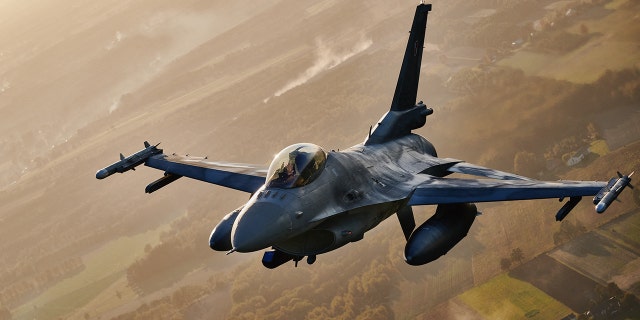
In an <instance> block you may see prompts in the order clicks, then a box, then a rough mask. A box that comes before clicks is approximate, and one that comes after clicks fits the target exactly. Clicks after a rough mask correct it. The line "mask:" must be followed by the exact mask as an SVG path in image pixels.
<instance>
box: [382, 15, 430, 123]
mask: <svg viewBox="0 0 640 320" xmlns="http://www.w3.org/2000/svg"><path fill="white" fill-rule="evenodd" d="M429 11H431V5H430V4H424V3H422V4H420V5H418V7H417V8H416V13H415V16H414V18H413V24H412V26H411V33H410V35H409V41H408V42H407V49H406V51H405V52H404V59H403V60H402V68H401V69H400V75H399V76H398V84H397V85H396V92H395V93H394V95H393V101H392V102H391V110H392V111H402V110H406V109H408V108H411V107H413V106H414V105H415V104H416V97H417V95H418V81H419V80H420V65H421V62H422V51H423V48H424V35H425V29H426V27H427V15H428V14H429Z"/></svg>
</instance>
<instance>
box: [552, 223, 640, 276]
mask: <svg viewBox="0 0 640 320" xmlns="http://www.w3.org/2000/svg"><path fill="white" fill-rule="evenodd" d="M549 255H550V256H551V257H552V258H554V259H556V260H557V261H559V262H560V263H563V264H565V265H567V266H569V267H570V268H572V269H574V270H576V271H578V272H580V273H582V274H584V275H585V276H587V277H589V278H591V279H593V280H594V281H596V282H598V283H600V284H602V285H606V284H607V283H608V282H610V281H612V280H613V279H612V278H613V276H615V275H619V274H621V273H622V270H623V268H624V267H625V266H626V265H627V264H629V263H630V262H631V261H633V260H635V259H637V258H638V256H637V255H636V254H634V253H633V252H631V251H629V250H627V249H626V248H625V247H623V246H621V245H619V244H618V243H616V242H614V241H613V240H611V239H610V238H607V237H605V236H603V235H601V234H599V233H598V232H596V231H594V232H589V233H587V234H584V235H582V236H580V237H579V238H577V239H575V240H573V241H571V242H569V243H567V244H565V245H563V246H561V247H559V248H558V249H555V250H553V251H552V252H551V253H550V254H549Z"/></svg>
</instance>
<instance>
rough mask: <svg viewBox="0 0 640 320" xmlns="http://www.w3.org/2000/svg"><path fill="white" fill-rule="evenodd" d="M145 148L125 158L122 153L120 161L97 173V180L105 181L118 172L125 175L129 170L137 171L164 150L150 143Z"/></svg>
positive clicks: (146, 143) (145, 144)
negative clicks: (136, 168)
mask: <svg viewBox="0 0 640 320" xmlns="http://www.w3.org/2000/svg"><path fill="white" fill-rule="evenodd" d="M144 146H145V148H144V149H142V150H140V151H138V152H136V153H134V154H132V155H130V156H128V157H125V156H124V155H123V154H122V153H121V154H120V161H117V162H115V163H113V164H111V165H109V166H107V167H104V168H102V169H100V170H98V171H97V172H96V179H104V178H106V177H108V176H110V175H112V174H114V173H116V172H119V173H123V172H127V171H129V170H135V167H137V166H139V165H141V164H143V163H144V162H145V161H147V159H149V158H150V157H152V156H154V155H157V154H161V153H162V149H158V148H157V146H158V144H156V145H151V144H149V142H147V141H145V142H144Z"/></svg>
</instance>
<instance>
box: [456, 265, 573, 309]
mask: <svg viewBox="0 0 640 320" xmlns="http://www.w3.org/2000/svg"><path fill="white" fill-rule="evenodd" d="M459 298H460V299H461V300H462V301H464V303H466V304H467V305H469V306H470V307H471V308H473V309H475V310H476V311H477V312H478V313H479V314H480V315H482V316H483V317H484V318H486V319H522V318H530V319H560V318H562V317H564V316H566V315H568V314H570V313H572V312H573V311H572V310H571V309H569V308H568V307H567V306H565V305H564V304H562V303H560V302H558V301H556V300H554V299H553V298H551V297H550V296H548V295H547V294H545V293H544V292H542V291H540V290H539V289H537V288H536V287H534V286H533V285H531V284H529V283H526V282H523V281H520V280H517V279H514V278H511V277H509V276H508V275H506V274H501V275H499V276H497V277H495V278H493V279H491V280H490V281H489V282H486V283H484V284H482V285H480V286H478V287H475V288H473V289H471V290H469V291H467V292H465V293H463V294H461V295H460V296H459Z"/></svg>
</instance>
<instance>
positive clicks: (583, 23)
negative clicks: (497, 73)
mask: <svg viewBox="0 0 640 320" xmlns="http://www.w3.org/2000/svg"><path fill="white" fill-rule="evenodd" d="M638 5H639V4H638V2H637V1H615V2H614V3H612V4H611V5H609V6H607V7H605V8H600V9H598V10H597V12H589V14H587V15H586V17H584V18H583V19H578V20H576V21H575V22H574V23H573V24H572V25H570V26H569V27H567V28H566V29H565V31H567V32H569V33H574V34H579V33H582V32H584V31H586V32H587V35H588V36H589V41H587V42H586V43H585V44H584V45H582V46H580V47H579V48H577V49H575V50H572V51H571V52H568V53H565V54H552V53H541V52H535V51H532V50H530V49H528V48H523V49H522V50H520V51H518V52H517V53H515V54H514V55H512V56H510V57H507V58H505V59H503V60H502V61H500V62H499V63H498V64H499V65H503V66H509V67H513V68H517V69H521V70H523V71H524V72H525V73H526V74H529V75H537V76H544V77H551V78H554V79H558V80H568V81H571V82H575V83H591V82H594V81H595V80H597V79H598V77H600V76H601V75H602V74H603V73H604V72H605V71H606V70H607V69H609V70H620V69H624V68H629V67H634V66H636V67H637V66H638V56H640V48H639V47H638V45H637V39H636V38H635V35H636V34H637V32H638V31H639V29H640V23H638V16H637V15H636V12H637V10H636V9H637V7H638ZM587 66H588V67H587Z"/></svg>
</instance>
